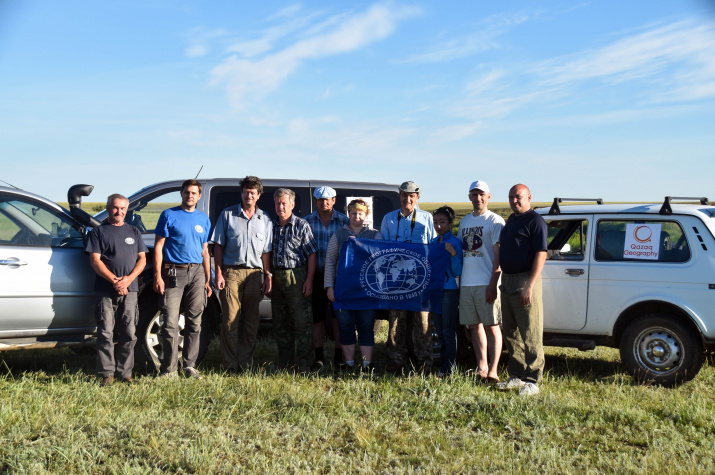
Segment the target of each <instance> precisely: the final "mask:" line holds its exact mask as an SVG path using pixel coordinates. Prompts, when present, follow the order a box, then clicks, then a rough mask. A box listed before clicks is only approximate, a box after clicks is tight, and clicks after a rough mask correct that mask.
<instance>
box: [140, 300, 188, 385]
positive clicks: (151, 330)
mask: <svg viewBox="0 0 715 475" xmlns="http://www.w3.org/2000/svg"><path fill="white" fill-rule="evenodd" d="M157 300H158V299H157V298H156V295H154V294H151V295H148V296H147V298H144V299H142V301H141V302H140V304H139V325H138V326H137V344H136V347H135V350H134V359H135V363H134V367H135V368H136V369H137V370H139V371H142V372H146V373H153V372H156V371H159V367H160V366H161V358H162V357H163V356H164V351H163V349H162V347H161V340H160V331H161V327H162V325H163V324H164V318H163V317H162V316H161V311H160V310H159V304H158V302H157ZM183 331H184V315H183V314H180V315H179V366H181V350H182V349H183V348H184V336H183V334H182V333H183Z"/></svg>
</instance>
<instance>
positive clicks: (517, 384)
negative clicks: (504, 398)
mask: <svg viewBox="0 0 715 475" xmlns="http://www.w3.org/2000/svg"><path fill="white" fill-rule="evenodd" d="M524 385H526V383H525V382H524V381H522V380H521V379H519V378H517V377H516V376H512V377H511V378H509V379H507V380H506V381H502V382H501V383H497V389H501V390H506V389H522V388H523V387H524Z"/></svg>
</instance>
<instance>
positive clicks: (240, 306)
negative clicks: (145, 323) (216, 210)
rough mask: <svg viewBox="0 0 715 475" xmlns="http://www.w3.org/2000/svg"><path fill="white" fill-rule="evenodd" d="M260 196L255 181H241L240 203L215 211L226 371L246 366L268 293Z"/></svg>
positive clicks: (268, 235) (268, 240)
mask: <svg viewBox="0 0 715 475" xmlns="http://www.w3.org/2000/svg"><path fill="white" fill-rule="evenodd" d="M261 193H263V183H262V182H261V179H260V178H258V177H256V176H247V177H246V178H244V179H243V180H241V204H238V205H235V206H230V207H228V208H226V209H225V210H223V211H222V212H221V214H220V215H219V217H218V220H217V221H216V227H215V228H214V231H213V235H212V236H211V241H213V243H214V268H215V270H216V287H218V289H219V292H220V294H219V296H220V298H221V306H222V307H223V318H222V319H221V364H222V365H223V367H224V368H225V369H226V370H227V371H230V372H240V371H243V370H245V369H246V368H247V367H248V365H249V364H250V361H251V358H252V357H253V353H254V351H255V349H256V340H257V339H258V323H259V320H260V318H259V304H260V302H261V300H262V299H263V295H265V294H267V293H268V292H270V291H271V273H270V262H271V245H272V236H273V223H272V222H271V219H270V218H269V217H268V215H267V214H266V213H264V212H263V211H261V210H260V209H258V207H257V206H256V204H257V203H258V198H260V196H261Z"/></svg>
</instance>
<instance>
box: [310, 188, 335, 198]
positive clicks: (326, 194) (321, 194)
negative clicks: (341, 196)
mask: <svg viewBox="0 0 715 475" xmlns="http://www.w3.org/2000/svg"><path fill="white" fill-rule="evenodd" d="M335 195H337V193H335V190H333V189H332V188H330V187H329V186H319V187H318V188H316V189H315V191H313V198H315V199H316V200H320V199H324V198H335Z"/></svg>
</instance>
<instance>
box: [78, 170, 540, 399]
mask: <svg viewBox="0 0 715 475" xmlns="http://www.w3.org/2000/svg"><path fill="white" fill-rule="evenodd" d="M240 188H241V202H240V203H238V204H236V205H234V206H231V207H228V208H226V209H224V210H223V211H222V212H221V214H220V215H219V217H218V219H217V222H216V225H215V226H214V228H213V230H211V225H210V221H209V219H208V217H207V216H206V215H205V214H203V213H202V212H200V211H198V210H197V209H196V204H197V202H198V201H199V199H200V198H201V191H202V189H201V184H200V183H199V182H198V181H196V180H187V181H185V182H184V183H183V185H182V189H181V199H182V202H181V205H179V206H177V207H174V208H170V209H167V210H165V211H164V212H162V214H161V217H160V218H159V222H158V223H157V226H156V230H155V234H156V238H155V252H154V261H153V265H154V290H155V291H156V292H157V293H158V294H159V307H160V310H161V313H162V316H163V325H162V328H161V334H160V340H161V345H162V350H163V356H162V359H161V368H160V377H166V378H172V377H175V376H176V375H177V372H178V341H179V329H178V320H179V312H180V310H183V314H184V316H185V327H184V345H183V355H182V356H183V367H182V370H183V372H184V374H185V375H186V376H187V377H193V378H200V377H201V374H200V373H199V371H198V370H197V369H196V359H197V355H198V349H199V336H200V329H201V316H202V314H203V310H204V308H205V306H206V302H207V299H208V297H210V296H211V292H212V290H211V285H210V276H211V262H210V255H209V251H208V243H209V242H213V244H214V252H213V255H214V269H215V284H216V288H217V289H218V291H219V298H220V301H221V305H222V310H223V316H222V321H221V364H222V366H223V367H224V369H226V370H227V371H229V372H236V373H238V372H242V371H244V370H246V369H247V368H248V367H249V366H250V364H251V361H252V358H253V354H254V352H255V349H256V342H257V335H258V326H259V303H260V301H261V300H262V299H263V296H264V295H269V296H270V297H271V306H272V317H273V331H274V335H275V340H276V343H277V346H278V358H277V361H276V364H277V365H278V366H279V367H280V368H294V369H296V370H298V371H299V372H307V371H309V370H310V369H311V368H314V369H319V368H320V367H321V366H323V365H324V364H326V355H325V353H324V349H323V341H324V339H325V332H326V329H325V322H326V320H327V319H326V316H327V315H328V314H329V312H330V311H331V305H330V302H332V301H334V300H335V289H334V287H335V282H336V277H337V272H338V270H337V269H338V265H337V264H338V257H339V252H340V247H341V245H342V244H343V243H345V242H346V241H347V240H348V239H351V238H354V239H384V240H388V241H397V242H412V243H423V244H430V243H435V242H437V243H443V244H444V246H445V250H446V251H447V252H448V253H449V255H450V265H449V266H448V270H447V272H446V275H445V284H444V291H443V298H442V308H441V312H439V311H436V312H431V313H430V312H415V311H406V310H397V309H394V310H390V311H389V332H388V339H387V356H388V359H389V363H388V365H387V368H386V369H387V371H389V372H392V373H396V374H399V373H402V372H403V371H405V370H407V369H409V368H410V366H409V365H410V364H412V363H411V360H410V353H409V351H408V339H409V340H411V342H412V352H413V356H414V358H415V360H414V362H413V363H414V368H415V369H416V370H417V371H420V372H431V369H432V365H433V361H432V358H433V357H432V330H431V325H430V322H431V321H432V322H433V323H434V326H435V328H436V330H437V333H438V335H439V338H440V340H441V343H442V355H441V367H440V369H439V371H438V372H437V376H438V377H446V376H448V375H450V374H451V373H452V372H453V371H454V370H455V367H456V332H457V322H459V323H461V324H462V325H465V326H466V328H468V334H469V336H470V338H471V342H472V347H473V348H474V352H475V356H476V361H477V368H476V372H477V374H478V376H479V377H481V378H483V379H485V380H487V381H489V382H492V383H495V384H496V385H497V387H498V388H500V389H519V390H520V391H521V393H522V394H535V393H537V392H538V382H539V381H540V379H541V375H542V372H543V366H544V355H543V346H542V332H543V306H542V303H541V269H542V268H543V264H544V261H545V258H546V236H547V230H546V223H545V222H544V220H543V218H541V216H540V215H538V214H537V213H535V212H534V211H533V210H532V209H531V205H530V202H531V194H530V192H529V189H528V188H527V187H526V186H525V185H521V184H520V185H515V186H514V187H512V188H511V190H510V191H509V203H510V206H511V208H512V211H513V214H512V215H511V216H510V217H509V219H508V220H507V221H506V222H505V221H504V220H503V219H502V218H501V217H499V216H498V215H497V214H495V213H493V212H491V211H489V209H488V204H489V200H490V199H491V193H490V191H489V186H488V185H487V184H486V182H484V181H481V180H478V181H475V182H474V183H472V184H471V186H470V187H469V199H470V201H471V202H472V205H473V212H472V213H471V214H469V215H467V216H465V217H464V218H462V220H461V222H460V224H459V231H458V233H457V236H454V235H453V234H452V228H453V226H454V220H455V213H454V210H452V208H450V207H448V206H443V207H441V208H438V209H436V210H434V211H433V212H432V213H428V212H426V211H423V210H421V209H419V207H418V206H417V202H418V200H419V197H420V188H419V186H418V185H417V184H416V183H414V182H412V181H406V182H404V183H402V184H401V185H400V187H399V195H400V209H397V210H395V211H392V212H390V213H388V214H386V215H385V216H384V218H383V220H382V223H381V226H380V229H379V230H376V229H371V228H369V227H368V226H367V224H366V222H367V218H368V216H369V214H370V211H371V210H370V206H369V203H367V202H366V201H364V200H362V199H355V200H352V201H351V202H350V203H348V206H347V209H346V211H347V215H345V214H343V213H340V212H339V211H337V210H335V209H334V205H335V198H336V192H335V190H334V189H332V188H330V187H327V186H321V187H318V188H316V189H315V190H314V193H313V197H314V200H315V208H316V209H315V211H314V212H313V213H311V214H309V215H308V216H306V217H305V219H303V218H300V217H297V216H295V215H294V214H293V209H294V206H295V193H294V192H293V191H292V190H290V189H287V188H280V189H278V190H277V191H276V192H275V193H274V204H275V211H276V214H277V218H276V219H275V220H271V219H270V218H269V216H268V215H267V214H266V213H264V212H263V211H262V210H260V209H259V208H258V207H257V203H258V199H259V198H260V196H261V194H262V193H263V184H262V182H261V180H260V179H259V178H258V177H255V176H247V177H246V178H244V179H243V180H241V182H240ZM127 206H128V200H127V199H126V198H125V197H123V196H121V195H111V196H110V197H109V199H108V200H107V210H108V213H109V218H108V220H107V222H105V223H103V224H102V225H101V226H98V227H97V228H95V229H94V230H93V231H92V233H90V237H89V240H88V243H87V248H86V251H87V252H88V253H89V254H90V263H91V265H92V267H93V268H94V269H95V271H96V272H97V283H96V286H95V290H96V295H97V305H96V320H97V326H98V341H97V347H98V374H99V376H100V377H101V378H102V384H105V385H108V384H112V383H113V381H114V375H115V372H116V373H118V374H119V376H120V379H121V380H123V381H126V382H129V383H132V382H133V381H134V380H133V379H132V374H131V372H132V368H133V347H134V344H135V342H136V334H135V333H136V332H135V327H136V324H137V319H138V310H137V295H136V294H137V290H138V286H137V285H136V278H137V277H138V275H139V274H140V273H141V272H142V270H143V269H144V266H145V262H146V258H145V253H146V252H147V249H146V247H145V246H144V244H143V242H142V239H141V234H140V233H139V231H138V230H137V229H136V228H134V227H133V226H131V225H129V224H127V223H125V222H124V217H125V215H126V212H127ZM374 321H375V311H374V310H337V311H335V319H334V322H335V323H334V325H335V328H333V329H331V330H334V331H335V333H336V334H337V336H336V338H335V354H334V355H333V362H334V365H335V366H336V367H339V368H343V369H351V368H355V369H361V370H363V371H371V370H373V368H374V367H373V363H372V349H373V346H374V344H375V339H374V331H373V327H374ZM115 325H116V326H117V327H118V329H119V334H120V338H119V344H118V345H117V349H116V360H115V351H113V350H114V349H113V348H112V332H113V329H114V326H115ZM500 325H501V327H500ZM356 332H357V338H356ZM502 333H503V335H504V340H505V342H506V347H507V350H508V352H509V356H510V360H509V365H508V372H509V376H510V377H509V379H508V380H506V381H504V382H501V381H499V376H498V373H497V365H498V362H499V357H500V355H501V350H502ZM356 344H358V346H359V347H360V355H361V356H362V360H361V361H356V356H355V355H356Z"/></svg>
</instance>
